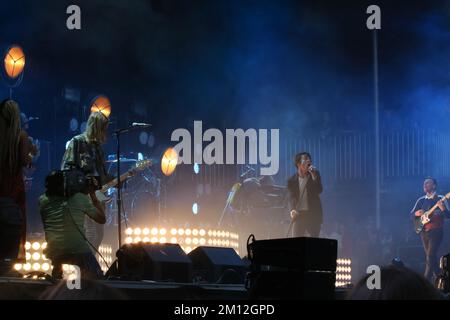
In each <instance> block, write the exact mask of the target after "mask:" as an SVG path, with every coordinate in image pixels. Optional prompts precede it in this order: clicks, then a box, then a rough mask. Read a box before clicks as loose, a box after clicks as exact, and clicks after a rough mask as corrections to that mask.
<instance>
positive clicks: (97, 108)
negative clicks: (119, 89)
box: [91, 95, 111, 118]
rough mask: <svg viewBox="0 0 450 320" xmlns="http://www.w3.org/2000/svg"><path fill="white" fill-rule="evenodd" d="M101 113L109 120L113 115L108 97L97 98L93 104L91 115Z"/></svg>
mask: <svg viewBox="0 0 450 320" xmlns="http://www.w3.org/2000/svg"><path fill="white" fill-rule="evenodd" d="M93 112H101V113H103V115H104V116H105V117H107V118H109V115H110V114H111V102H110V101H109V99H108V98H107V97H106V96H103V95H100V96H97V97H95V98H94V99H93V100H92V103H91V113H93Z"/></svg>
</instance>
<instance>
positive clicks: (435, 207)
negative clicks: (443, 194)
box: [427, 200, 440, 217]
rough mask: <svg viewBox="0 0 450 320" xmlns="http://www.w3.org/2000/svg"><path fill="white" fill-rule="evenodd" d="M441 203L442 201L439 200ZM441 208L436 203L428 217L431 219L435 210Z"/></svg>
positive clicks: (429, 211)
mask: <svg viewBox="0 0 450 320" xmlns="http://www.w3.org/2000/svg"><path fill="white" fill-rule="evenodd" d="M439 201H440V200H439ZM438 207H439V205H438V204H437V203H436V204H435V205H434V206H432V207H431V209H430V210H428V211H427V212H428V216H429V217H431V216H432V215H433V213H434V210H436V209H437V208H438Z"/></svg>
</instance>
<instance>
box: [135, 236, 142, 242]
mask: <svg viewBox="0 0 450 320" xmlns="http://www.w3.org/2000/svg"><path fill="white" fill-rule="evenodd" d="M141 241H142V239H141V237H136V238H134V243H138V242H141Z"/></svg>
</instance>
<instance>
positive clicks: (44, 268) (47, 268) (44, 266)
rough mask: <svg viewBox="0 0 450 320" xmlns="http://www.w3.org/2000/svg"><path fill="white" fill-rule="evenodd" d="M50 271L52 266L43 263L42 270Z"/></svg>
mask: <svg viewBox="0 0 450 320" xmlns="http://www.w3.org/2000/svg"><path fill="white" fill-rule="evenodd" d="M49 269H50V265H49V264H48V263H43V264H42V270H44V271H48V270H49Z"/></svg>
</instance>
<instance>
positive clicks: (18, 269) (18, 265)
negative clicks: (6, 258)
mask: <svg viewBox="0 0 450 320" xmlns="http://www.w3.org/2000/svg"><path fill="white" fill-rule="evenodd" d="M14 270H16V271H20V270H22V264H21V263H16V264H14Z"/></svg>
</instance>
